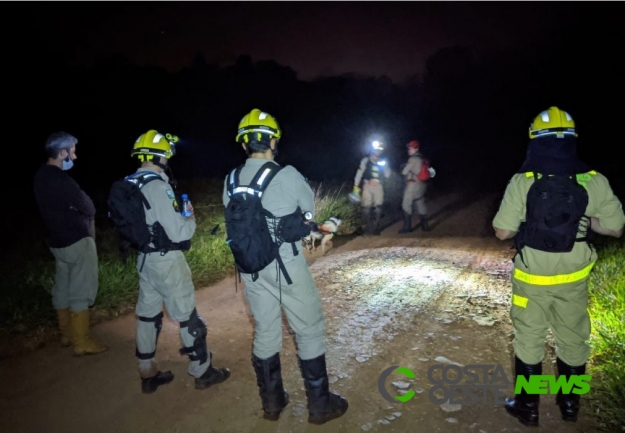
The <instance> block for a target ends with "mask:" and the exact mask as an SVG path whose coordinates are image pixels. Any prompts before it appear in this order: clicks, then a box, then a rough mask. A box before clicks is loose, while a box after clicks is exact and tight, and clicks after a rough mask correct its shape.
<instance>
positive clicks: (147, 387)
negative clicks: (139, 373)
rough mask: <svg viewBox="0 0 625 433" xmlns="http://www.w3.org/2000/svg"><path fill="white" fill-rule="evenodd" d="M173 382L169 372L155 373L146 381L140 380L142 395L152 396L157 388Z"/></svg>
mask: <svg viewBox="0 0 625 433" xmlns="http://www.w3.org/2000/svg"><path fill="white" fill-rule="evenodd" d="M172 380H174V375H173V374H172V372H171V371H166V372H164V373H163V372H162V371H159V372H157V373H156V374H155V375H154V376H152V377H148V378H146V379H141V392H142V393H144V394H152V393H154V392H156V390H157V389H158V387H159V386H161V385H167V384H168V383H169V382H171V381H172Z"/></svg>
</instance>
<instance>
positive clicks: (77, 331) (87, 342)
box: [70, 310, 108, 356]
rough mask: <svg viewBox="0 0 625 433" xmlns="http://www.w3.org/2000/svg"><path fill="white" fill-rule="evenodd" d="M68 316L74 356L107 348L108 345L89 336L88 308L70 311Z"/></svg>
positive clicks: (102, 350) (90, 353) (100, 351)
mask: <svg viewBox="0 0 625 433" xmlns="http://www.w3.org/2000/svg"><path fill="white" fill-rule="evenodd" d="M70 316H71V322H72V343H73V344H74V356H83V355H97V354H98V353H102V352H106V351H107V350H108V346H105V345H103V344H98V343H96V342H94V341H93V340H91V338H89V310H83V311H72V312H71V314H70Z"/></svg>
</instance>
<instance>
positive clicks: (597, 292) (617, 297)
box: [585, 239, 625, 432]
mask: <svg viewBox="0 0 625 433" xmlns="http://www.w3.org/2000/svg"><path fill="white" fill-rule="evenodd" d="M598 250H599V260H598V261H597V264H596V265H595V267H594V269H593V272H592V273H591V276H590V283H589V288H590V307H589V311H590V315H591V319H592V328H593V329H592V335H591V340H590V344H591V347H592V350H591V362H590V365H589V374H590V375H591V376H592V380H591V382H590V384H591V389H590V393H589V394H588V395H587V396H585V397H588V398H589V400H590V405H591V408H592V412H593V414H594V415H595V416H596V418H597V421H598V422H599V424H600V426H601V428H602V430H604V431H611V432H617V431H618V432H622V431H625V268H624V267H623V263H625V245H624V244H623V242H622V241H621V240H620V239H619V240H607V241H605V242H602V243H601V244H599V245H598Z"/></svg>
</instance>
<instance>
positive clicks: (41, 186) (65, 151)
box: [34, 132, 108, 356]
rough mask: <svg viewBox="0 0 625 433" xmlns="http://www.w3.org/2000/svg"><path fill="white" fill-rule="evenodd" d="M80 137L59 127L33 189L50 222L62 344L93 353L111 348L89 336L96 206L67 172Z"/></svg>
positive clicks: (50, 138)
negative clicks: (61, 130)
mask: <svg viewBox="0 0 625 433" xmlns="http://www.w3.org/2000/svg"><path fill="white" fill-rule="evenodd" d="M77 143H78V140H77V139H76V137H74V136H73V135H71V134H68V133H66V132H55V133H53V134H51V135H50V136H48V138H47V139H46V143H45V151H46V154H47V157H48V159H47V162H46V163H45V164H43V165H42V166H41V167H40V168H39V169H38V170H37V173H36V174H35V178H34V194H35V200H36V202H37V206H38V207H39V212H40V213H41V216H42V218H43V221H44V224H45V226H46V229H47V232H48V236H47V239H46V243H47V245H48V248H50V251H51V252H52V255H53V256H54V258H55V261H56V271H55V274H54V285H53V286H52V304H53V306H54V308H55V309H56V313H57V319H58V325H59V330H60V334H61V338H60V340H61V346H62V347H69V346H71V345H73V346H74V355H75V356H82V355H95V354H98V353H102V352H104V351H106V350H107V349H108V347H107V346H104V345H102V344H99V343H96V342H94V341H93V340H92V339H91V338H90V337H89V307H90V306H92V305H93V303H94V302H95V298H96V296H97V294H98V254H97V250H96V243H95V206H94V205H93V201H92V200H91V198H89V196H88V195H87V194H86V193H85V192H84V191H83V190H82V189H81V188H80V186H79V185H78V183H76V181H75V180H74V179H72V178H71V176H69V175H68V174H67V173H66V172H67V170H69V169H70V168H72V167H73V165H74V161H75V160H76V159H77V156H76V145H77Z"/></svg>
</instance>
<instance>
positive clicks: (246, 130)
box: [235, 108, 282, 143]
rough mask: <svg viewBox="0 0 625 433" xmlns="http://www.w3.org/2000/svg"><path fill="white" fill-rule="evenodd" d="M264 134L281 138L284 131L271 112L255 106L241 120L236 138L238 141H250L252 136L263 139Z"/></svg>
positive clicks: (277, 138)
mask: <svg viewBox="0 0 625 433" xmlns="http://www.w3.org/2000/svg"><path fill="white" fill-rule="evenodd" d="M252 134H253V135H252ZM263 135H265V136H269V138H275V139H276V140H279V139H280V137H282V131H281V130H280V126H278V122H277V121H276V119H275V118H274V117H273V116H272V115H271V114H269V113H265V112H264V111H260V110H259V109H258V108H254V109H253V110H252V111H250V112H249V113H248V114H246V115H245V116H243V118H242V119H241V122H239V130H238V132H237V138H236V139H235V140H236V142H237V143H248V142H249V141H250V140H251V139H252V138H256V139H257V140H261V139H262V136H263Z"/></svg>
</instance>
